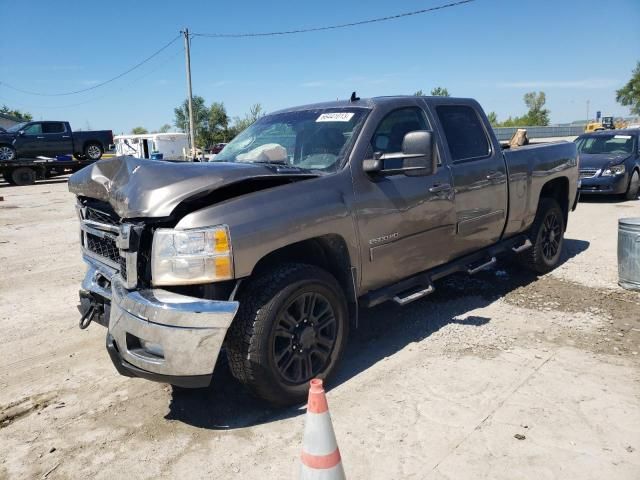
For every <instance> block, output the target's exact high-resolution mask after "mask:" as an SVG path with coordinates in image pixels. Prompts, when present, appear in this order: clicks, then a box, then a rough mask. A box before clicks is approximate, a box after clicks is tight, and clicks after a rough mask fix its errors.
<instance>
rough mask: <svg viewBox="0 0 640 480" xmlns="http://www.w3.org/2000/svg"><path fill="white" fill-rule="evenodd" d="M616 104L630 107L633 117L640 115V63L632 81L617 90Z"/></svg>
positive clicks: (632, 76) (632, 75)
mask: <svg viewBox="0 0 640 480" xmlns="http://www.w3.org/2000/svg"><path fill="white" fill-rule="evenodd" d="M616 102H618V103H619V104H620V105H624V106H625V107H629V108H630V110H631V113H632V114H633V115H640V62H638V63H637V65H636V68H635V69H634V70H633V72H632V74H631V80H629V81H628V82H627V84H626V85H625V86H624V87H622V88H621V89H620V90H616Z"/></svg>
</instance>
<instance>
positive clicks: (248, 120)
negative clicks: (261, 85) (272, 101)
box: [231, 103, 264, 137]
mask: <svg viewBox="0 0 640 480" xmlns="http://www.w3.org/2000/svg"><path fill="white" fill-rule="evenodd" d="M263 116H264V111H263V110H262V105H261V104H259V103H256V104H254V105H253V106H252V107H251V109H250V110H249V113H247V114H246V115H245V116H244V118H240V117H235V118H234V119H233V128H232V129H231V133H233V135H232V137H235V136H236V135H237V134H239V133H240V132H242V131H243V130H246V129H247V128H249V127H250V126H251V125H252V124H253V123H254V122H255V121H256V120H258V119H259V118H261V117H263Z"/></svg>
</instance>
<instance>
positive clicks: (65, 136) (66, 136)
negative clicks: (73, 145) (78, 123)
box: [62, 135, 71, 138]
mask: <svg viewBox="0 0 640 480" xmlns="http://www.w3.org/2000/svg"><path fill="white" fill-rule="evenodd" d="M62 138H71V137H69V135H62Z"/></svg>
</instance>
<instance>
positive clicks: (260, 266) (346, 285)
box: [251, 234, 357, 318]
mask: <svg viewBox="0 0 640 480" xmlns="http://www.w3.org/2000/svg"><path fill="white" fill-rule="evenodd" d="M292 262H293V263H306V264H309V265H315V266H317V267H319V268H322V269H323V270H326V271H327V272H329V273H330V274H331V275H333V276H334V277H335V279H336V280H337V281H338V283H339V284H340V286H341V287H342V289H343V290H344V292H345V296H346V298H347V302H348V304H349V313H350V315H351V317H352V318H355V316H356V314H357V300H356V298H357V294H356V286H355V282H356V275H355V273H356V272H355V267H353V264H352V262H351V258H350V255H349V249H348V247H347V242H346V241H345V240H344V238H343V237H342V236H340V235H338V234H327V235H322V236H319V237H313V238H309V239H306V240H302V241H300V242H295V243H291V244H289V245H285V246H283V247H280V248H278V249H277V250H274V251H272V252H270V253H268V254H266V255H265V256H263V257H262V258H261V259H260V260H259V261H258V262H257V263H256V264H255V266H254V267H253V270H252V272H251V276H256V275H260V274H262V273H264V272H266V271H268V270H270V269H272V268H273V267H275V266H276V265H280V264H283V263H292Z"/></svg>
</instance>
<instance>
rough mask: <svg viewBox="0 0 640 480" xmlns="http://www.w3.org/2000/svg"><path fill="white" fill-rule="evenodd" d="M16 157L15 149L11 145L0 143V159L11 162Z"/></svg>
mask: <svg viewBox="0 0 640 480" xmlns="http://www.w3.org/2000/svg"><path fill="white" fill-rule="evenodd" d="M15 159H16V149H15V148H13V147H12V146H11V145H0V161H3V162H11V161H13V160H15Z"/></svg>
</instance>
